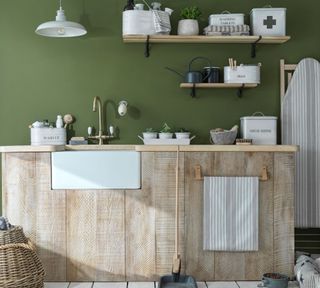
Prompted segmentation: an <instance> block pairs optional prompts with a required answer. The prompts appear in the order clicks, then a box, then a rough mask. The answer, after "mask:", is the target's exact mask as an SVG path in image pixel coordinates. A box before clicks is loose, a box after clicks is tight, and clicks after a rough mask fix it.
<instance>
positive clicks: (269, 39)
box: [123, 35, 291, 58]
mask: <svg viewBox="0 0 320 288" xmlns="http://www.w3.org/2000/svg"><path fill="white" fill-rule="evenodd" d="M290 39H291V37H290V36H205V35H197V36H180V35H124V36H123V42H124V43H145V45H146V48H145V56H146V57H149V56H150V43H204V44H205V43H207V44H210V43H211V44H232V43H234V44H251V45H252V49H251V57H252V58H255V57H256V46H257V44H283V43H285V42H287V41H289V40H290Z"/></svg>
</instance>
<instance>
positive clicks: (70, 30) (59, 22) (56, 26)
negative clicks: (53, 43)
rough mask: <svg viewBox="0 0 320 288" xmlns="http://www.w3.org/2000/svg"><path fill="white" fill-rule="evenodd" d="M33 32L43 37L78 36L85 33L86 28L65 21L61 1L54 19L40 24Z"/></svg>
mask: <svg viewBox="0 0 320 288" xmlns="http://www.w3.org/2000/svg"><path fill="white" fill-rule="evenodd" d="M35 32H36V33H37V34H38V35H41V36H45V37H79V36H83V35H85V34H87V30H86V29H85V28H84V27H83V26H82V25H81V24H79V23H76V22H71V21H67V18H66V15H65V14H64V10H63V9H62V6H61V1H60V8H59V10H58V11H57V16H56V20H55V21H50V22H45V23H43V24H40V25H39V27H38V28H37V29H36V31H35Z"/></svg>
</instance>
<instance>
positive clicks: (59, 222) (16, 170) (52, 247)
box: [3, 153, 66, 281]
mask: <svg viewBox="0 0 320 288" xmlns="http://www.w3.org/2000/svg"><path fill="white" fill-rule="evenodd" d="M3 158H4V161H3V173H4V177H3V178H4V180H5V181H4V182H3V199H4V202H3V207H4V215H6V216H8V218H9V220H10V221H11V222H12V223H13V224H14V225H21V226H22V227H23V229H24V231H25V233H26V235H27V237H30V239H31V240H32V241H33V243H35V244H36V246H37V252H38V254H39V256H40V259H41V261H42V263H43V265H44V268H45V270H46V280H48V281H50V280H55V281H65V280H66V231H65V225H66V222H65V192H64V191H51V183H50V182H51V172H50V161H51V160H50V153H8V154H7V153H6V154H3Z"/></svg>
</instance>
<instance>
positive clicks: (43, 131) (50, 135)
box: [30, 128, 67, 146]
mask: <svg viewBox="0 0 320 288" xmlns="http://www.w3.org/2000/svg"><path fill="white" fill-rule="evenodd" d="M30 130H31V145H33V146H40V145H65V144H66V142H67V131H66V129H65V128H31V129H30Z"/></svg>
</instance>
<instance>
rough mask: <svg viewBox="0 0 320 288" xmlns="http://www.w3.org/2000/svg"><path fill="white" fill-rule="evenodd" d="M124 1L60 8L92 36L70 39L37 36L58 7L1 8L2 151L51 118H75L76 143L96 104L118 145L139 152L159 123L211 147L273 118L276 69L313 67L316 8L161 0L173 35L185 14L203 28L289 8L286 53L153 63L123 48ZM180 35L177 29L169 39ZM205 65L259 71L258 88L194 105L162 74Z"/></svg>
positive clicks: (162, 57) (168, 58) (309, 4)
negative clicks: (212, 139)
mask: <svg viewBox="0 0 320 288" xmlns="http://www.w3.org/2000/svg"><path fill="white" fill-rule="evenodd" d="M125 2H126V1H125V0H108V1H98V0H86V1H85V0H82V1H80V0H64V3H63V4H64V9H65V10H66V13H67V17H68V19H69V20H74V21H81V23H82V24H84V25H85V26H86V27H87V29H88V35H87V36H85V37H83V38H75V39H50V38H45V37H40V36H37V35H36V34H35V33H34V30H35V28H36V27H37V25H38V24H40V23H42V22H45V21H48V20H50V19H53V18H54V16H55V11H56V9H57V5H58V1H54V0H28V1H25V0H0V11H1V15H0V35H1V41H0V145H14V144H28V143H29V129H28V125H29V124H30V123H32V122H33V121H35V120H36V119H50V120H52V121H53V120H55V117H56V115H57V114H64V113H72V114H74V115H75V116H76V118H77V122H76V123H75V125H74V126H73V128H74V130H75V133H76V135H85V133H86V130H87V126H89V125H97V114H95V113H93V112H92V100H93V97H94V96H96V95H99V96H100V97H101V98H102V99H103V100H104V101H107V100H108V101H109V104H108V105H107V121H108V123H109V124H114V125H116V126H118V127H119V129H120V139H119V140H116V141H114V143H139V140H138V139H137V134H138V133H140V132H141V131H142V130H143V129H145V128H147V127H154V128H158V127H160V126H161V124H162V123H163V122H164V121H165V122H167V123H168V124H169V125H172V126H174V127H185V128H189V129H191V131H192V132H193V133H194V134H196V135H197V140H196V142H197V143H208V140H209V134H208V131H209V129H210V128H214V127H223V128H230V127H231V126H233V125H234V124H235V123H238V122H239V118H240V117H241V116H244V115H251V114H252V113H253V112H255V111H262V112H264V113H265V114H267V115H278V114H279V60H280V59H281V58H285V59H286V60H287V61H288V62H292V63H296V62H297V61H299V60H300V59H301V58H304V57H315V58H319V53H320V52H319V46H320V37H319V31H318V29H317V28H316V27H319V11H320V2H319V0H305V1H297V0H268V1H261V0H241V1H239V0H215V1H212V0H192V1H190V0H179V1H169V0H167V1H164V0H163V1H162V2H163V4H164V5H166V6H170V7H172V8H173V9H175V11H176V12H175V14H174V17H173V26H174V27H176V26H177V22H178V19H179V12H178V10H180V9H181V8H182V7H184V6H186V5H198V6H199V7H200V8H201V10H202V11H203V19H202V21H201V22H202V23H201V24H202V25H201V26H202V27H204V25H205V24H206V22H207V16H208V15H209V14H211V13H215V12H221V11H222V10H230V11H232V12H244V13H246V14H248V13H249V12H250V10H251V8H254V7H262V6H264V5H265V4H271V5H272V6H274V7H277V6H278V7H279V6H282V7H287V8H288V17H287V18H288V19H287V34H288V35H291V36H292V40H291V41H289V42H288V43H287V44H284V45H262V46H259V50H258V55H257V58H256V59H255V60H253V59H251V58H250V46H249V45H243V44H242V45H240V44H233V45H210V44H202V45H198V44H195V45H193V44H186V45H183V44H180V45H176V44H171V45H164V44H161V45H153V47H152V52H151V53H152V55H151V58H149V59H146V58H144V55H143V49H144V48H143V45H141V44H126V45H125V44H123V43H122V37H121V29H122V28H121V21H122V20H121V12H122V8H123V6H124V4H125ZM175 30H176V29H174V32H175ZM199 55H201V56H207V57H209V58H210V59H211V60H212V62H213V63H214V65H217V66H223V65H226V64H227V59H228V57H234V58H236V59H237V60H238V63H239V62H241V63H242V62H243V63H256V62H262V64H263V67H262V85H261V86H259V88H257V89H252V90H247V91H245V94H244V97H243V98H242V99H238V98H237V97H236V95H235V91H233V90H207V91H201V92H199V93H198V96H199V98H198V99H192V98H191V97H190V96H189V91H187V90H181V89H180V88H179V85H178V84H179V80H180V79H179V78H177V77H176V76H175V75H174V74H171V73H170V72H168V71H166V70H164V67H165V66H170V67H174V68H176V69H178V70H180V71H184V70H186V69H187V63H188V61H189V60H190V59H191V58H193V57H195V56H199ZM122 99H125V100H127V101H128V102H129V103H130V105H131V109H130V113H129V115H128V116H126V117H125V118H121V119H120V118H118V117H117V116H116V114H115V109H114V106H113V105H112V103H118V102H119V101H120V100H122Z"/></svg>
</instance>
